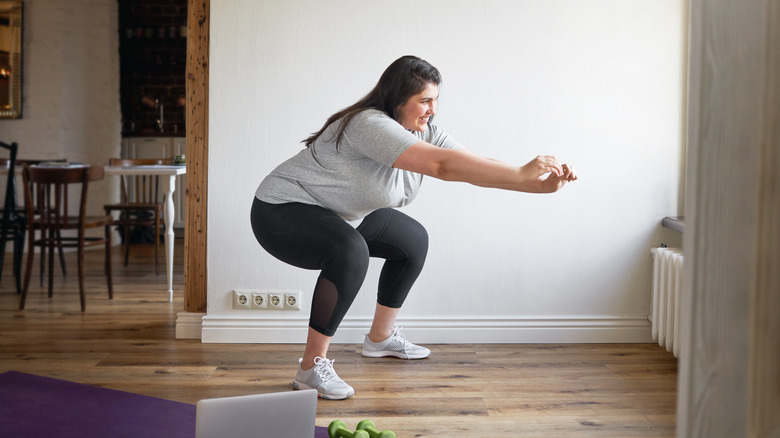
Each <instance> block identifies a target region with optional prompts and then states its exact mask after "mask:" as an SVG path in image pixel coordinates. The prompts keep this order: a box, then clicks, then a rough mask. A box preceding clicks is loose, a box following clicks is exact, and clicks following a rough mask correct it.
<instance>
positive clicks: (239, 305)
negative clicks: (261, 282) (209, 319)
mask: <svg viewBox="0 0 780 438" xmlns="http://www.w3.org/2000/svg"><path fill="white" fill-rule="evenodd" d="M251 307H252V301H251V297H250V295H249V292H248V291H245V290H239V289H236V290H234V291H233V308H234V309H249V308H251Z"/></svg>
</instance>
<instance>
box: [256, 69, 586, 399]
mask: <svg viewBox="0 0 780 438" xmlns="http://www.w3.org/2000/svg"><path fill="white" fill-rule="evenodd" d="M440 82H441V76H440V74H439V71H438V70H437V69H436V68H435V67H433V66H432V65H430V64H429V63H427V62H426V61H424V60H422V59H420V58H418V57H415V56H403V57H401V58H399V59H397V60H396V61H394V62H393V63H392V64H390V66H389V67H388V68H387V69H386V70H385V72H384V73H383V74H382V76H381V77H380V78H379V82H378V83H377V85H376V86H375V87H374V89H373V90H371V92H370V93H368V95H366V96H365V97H364V98H363V99H361V100H360V101H358V102H357V103H355V104H354V105H352V106H350V107H348V108H346V109H344V110H341V111H339V112H337V113H336V114H334V115H332V116H331V117H330V118H329V119H328V120H327V121H326V122H325V124H324V125H323V126H322V129H320V130H319V131H317V132H316V133H314V134H312V136H311V137H309V138H307V139H306V140H304V143H305V145H306V148H305V149H303V150H302V151H301V152H300V153H298V154H297V155H295V156H294V157H293V158H291V159H289V160H287V161H285V162H284V163H282V164H281V165H279V166H278V167H277V168H276V169H275V170H273V171H272V172H271V173H270V174H269V175H268V176H267V177H266V178H265V179H264V180H263V182H262V183H261V184H260V186H259V187H258V188H257V192H256V194H255V199H254V203H253V205H252V214H251V220H252V228H253V230H254V233H255V237H256V238H257V241H258V242H259V243H260V244H261V245H262V246H263V248H265V250H267V251H268V252H269V253H270V254H272V255H273V256H275V257H277V258H278V259H280V260H282V261H284V262H286V263H289V264H291V265H293V266H297V267H300V268H304V269H317V270H320V271H321V273H320V276H319V278H318V280H317V283H316V285H315V287H314V294H313V297H312V306H311V315H310V318H309V331H308V338H307V342H306V348H305V350H304V354H303V358H301V359H300V360H299V362H300V366H299V368H298V372H297V374H296V377H295V380H294V381H293V388H295V389H308V388H315V389H317V391H318V392H319V395H320V397H322V398H326V399H345V398H348V397H350V396H352V395H353V394H354V393H355V391H354V389H353V388H352V387H351V386H349V385H348V384H347V383H346V382H344V381H343V380H342V379H341V378H339V376H338V375H337V374H336V372H335V370H334V369H333V360H329V359H327V352H328V346H329V344H330V340H331V337H332V336H333V335H334V333H335V332H336V329H337V328H338V326H339V323H340V322H341V320H342V319H343V317H344V315H345V314H346V312H347V310H348V309H349V307H350V305H351V304H352V301H353V300H354V298H355V296H356V295H357V293H358V290H359V289H360V286H361V285H362V283H363V279H364V277H365V275H366V270H367V269H368V259H369V257H380V258H384V259H386V262H385V264H384V267H383V268H382V272H381V275H380V278H379V288H378V293H377V304H376V310H375V313H374V320H373V323H372V325H371V329H370V331H369V333H368V334H367V335H366V338H365V340H364V342H363V351H362V354H363V356H368V357H384V356H394V357H398V358H403V359H423V358H426V357H428V355H429V354H430V350H428V349H427V348H425V347H421V346H418V345H415V344H412V343H411V342H409V341H408V340H406V338H405V337H404V336H403V335H401V334H400V333H399V331H398V329H397V328H396V327H395V320H396V316H397V315H398V311H399V310H400V308H401V305H402V304H403V302H404V300H405V299H406V296H407V294H408V293H409V290H410V289H411V287H412V285H413V284H414V282H415V280H416V279H417V276H418V275H419V274H420V271H421V270H422V267H423V264H424V262H425V256H426V254H427V251H428V235H427V233H426V231H425V228H423V226H422V225H420V224H419V223H418V222H417V221H415V220H414V219H412V218H410V217H409V216H407V215H405V214H403V213H401V212H399V211H397V210H394V209H393V207H401V206H404V205H406V204H408V203H409V202H411V201H412V200H413V199H414V197H415V195H416V193H417V189H418V188H419V186H420V182H421V181H422V176H423V175H428V176H431V177H434V178H439V179H443V180H447V181H464V182H469V183H472V184H475V185H478V186H483V187H494V188H500V189H506V190H516V191H522V192H533V193H550V192H555V191H557V190H559V189H560V188H561V187H563V186H564V185H565V184H566V183H567V182H569V181H573V180H576V179H577V173H576V172H575V170H574V168H573V167H571V166H569V165H566V164H560V163H559V162H558V160H557V159H556V158H555V157H551V156H539V157H536V158H534V159H533V160H531V161H530V162H529V163H528V164H526V165H524V166H522V167H517V166H512V165H509V164H506V163H503V162H500V161H497V160H492V159H487V158H483V157H480V156H477V155H475V154H472V153H470V152H468V151H466V150H465V149H464V148H463V147H462V146H461V145H460V144H459V143H458V142H457V141H455V140H454V139H453V138H452V137H450V136H448V135H447V134H446V133H444V132H443V131H442V130H440V129H438V128H437V127H436V126H435V125H433V124H432V121H433V116H434V115H435V114H436V107H437V100H438V97H439V94H438V86H439V83H440ZM357 219H363V220H362V222H361V223H360V225H359V226H358V227H357V228H354V227H353V226H352V225H350V224H349V223H348V221H353V220H357Z"/></svg>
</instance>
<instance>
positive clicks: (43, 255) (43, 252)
mask: <svg viewBox="0 0 780 438" xmlns="http://www.w3.org/2000/svg"><path fill="white" fill-rule="evenodd" d="M49 235H50V236H51V232H49ZM44 242H46V231H41V287H43V284H44V283H43V276H44V275H46V249H47V248H46V245H45V244H44Z"/></svg>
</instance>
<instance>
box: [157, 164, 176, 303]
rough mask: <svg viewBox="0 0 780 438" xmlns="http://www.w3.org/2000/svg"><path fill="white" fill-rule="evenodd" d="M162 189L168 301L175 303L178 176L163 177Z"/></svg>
mask: <svg viewBox="0 0 780 438" xmlns="http://www.w3.org/2000/svg"><path fill="white" fill-rule="evenodd" d="M160 179H161V180H162V189H163V191H164V192H165V212H164V215H163V221H164V222H165V267H166V274H167V275H168V300H169V301H173V239H174V236H173V222H174V219H175V215H176V212H175V210H174V206H173V192H174V190H176V175H170V176H162V177H160Z"/></svg>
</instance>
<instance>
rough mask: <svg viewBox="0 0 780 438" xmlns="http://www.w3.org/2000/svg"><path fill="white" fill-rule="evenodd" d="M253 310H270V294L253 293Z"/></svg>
mask: <svg viewBox="0 0 780 438" xmlns="http://www.w3.org/2000/svg"><path fill="white" fill-rule="evenodd" d="M252 308H253V309H267V308H268V294H267V293H265V292H253V293H252Z"/></svg>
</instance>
